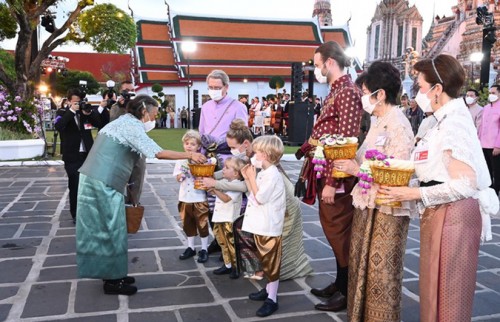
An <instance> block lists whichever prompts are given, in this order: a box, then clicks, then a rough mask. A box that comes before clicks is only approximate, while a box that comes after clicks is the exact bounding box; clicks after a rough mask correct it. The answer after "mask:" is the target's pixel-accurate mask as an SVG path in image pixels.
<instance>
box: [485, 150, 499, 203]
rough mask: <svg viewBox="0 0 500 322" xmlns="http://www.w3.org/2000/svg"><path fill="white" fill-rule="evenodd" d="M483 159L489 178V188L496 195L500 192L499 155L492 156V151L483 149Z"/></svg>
mask: <svg viewBox="0 0 500 322" xmlns="http://www.w3.org/2000/svg"><path fill="white" fill-rule="evenodd" d="M483 153H484V158H485V159H486V164H487V165H488V170H489V171H490V177H491V182H492V183H491V188H493V189H495V192H496V193H497V194H498V192H499V191H500V155H497V156H493V149H483Z"/></svg>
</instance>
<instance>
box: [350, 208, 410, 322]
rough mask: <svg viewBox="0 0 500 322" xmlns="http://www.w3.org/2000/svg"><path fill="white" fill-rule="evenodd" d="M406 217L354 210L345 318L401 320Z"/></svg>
mask: <svg viewBox="0 0 500 322" xmlns="http://www.w3.org/2000/svg"><path fill="white" fill-rule="evenodd" d="M409 223H410V218H409V217H406V216H400V217H398V216H392V215H387V214H384V213H381V212H379V211H378V210H377V209H365V210H360V209H357V208H356V210H355V212H354V218H353V223H352V230H351V246H350V249H351V250H350V257H349V283H348V292H347V294H348V299H347V315H348V317H349V321H351V322H352V321H359V322H361V321H365V322H367V321H376V322H389V321H394V322H396V321H401V300H402V282H403V259H404V255H405V248H406V238H407V235H408V226H409Z"/></svg>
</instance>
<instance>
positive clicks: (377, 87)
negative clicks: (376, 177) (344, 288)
mask: <svg viewBox="0 0 500 322" xmlns="http://www.w3.org/2000/svg"><path fill="white" fill-rule="evenodd" d="M360 77H361V79H360V80H358V81H357V83H361V84H362V91H363V94H364V96H363V97H362V102H363V109H364V110H365V111H366V112H368V113H370V114H373V115H374V116H375V117H376V120H375V122H374V124H372V126H371V128H370V131H369V132H368V134H367V136H366V139H365V141H364V142H363V144H362V145H361V147H360V148H359V150H358V153H357V156H356V160H339V161H335V162H334V167H335V168H336V169H338V170H340V171H344V172H347V173H349V174H352V175H356V174H357V173H358V172H359V167H360V165H361V164H362V163H363V162H364V161H365V152H366V151H367V150H371V149H377V150H378V151H380V152H381V153H384V154H386V155H390V156H394V157H395V158H397V159H409V158H410V154H411V150H412V146H413V132H412V130H411V125H410V123H409V122H408V120H407V119H406V117H405V116H404V114H403V113H402V112H401V111H400V110H399V108H397V107H396V97H397V95H398V92H399V89H400V86H401V81H400V78H399V71H398V70H397V69H396V68H395V67H394V66H392V65H391V64H389V63H385V62H375V63H373V64H372V65H370V68H369V69H368V71H367V72H366V73H364V74H362V75H361V76H360ZM377 189H378V185H377V184H375V183H372V184H371V187H368V186H365V183H363V182H359V183H358V184H357V185H356V187H354V189H353V191H352V196H353V204H354V206H355V212H354V218H353V224H352V233H351V246H350V252H349V282H348V292H347V294H348V295H347V315H348V317H349V321H381V322H382V321H384V322H387V321H400V320H401V297H402V296H401V292H402V291H401V285H402V280H403V258H404V253H405V246H406V237H407V234H408V225H409V221H410V218H409V215H410V205H409V203H405V204H403V206H402V207H401V208H391V207H387V206H376V205H375V196H376V194H377Z"/></svg>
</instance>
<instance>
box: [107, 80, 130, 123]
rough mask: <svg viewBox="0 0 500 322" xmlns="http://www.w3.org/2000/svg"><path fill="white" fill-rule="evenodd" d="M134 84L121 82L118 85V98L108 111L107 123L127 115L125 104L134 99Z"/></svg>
mask: <svg viewBox="0 0 500 322" xmlns="http://www.w3.org/2000/svg"><path fill="white" fill-rule="evenodd" d="M134 96H135V93H134V84H133V83H132V82H131V81H128V80H126V81H123V82H121V84H120V96H118V100H117V101H116V103H115V104H113V106H111V109H110V110H109V121H110V122H113V121H114V120H116V119H117V118H119V117H120V116H122V115H124V114H126V113H127V104H128V102H130V100H131V99H132V98H134Z"/></svg>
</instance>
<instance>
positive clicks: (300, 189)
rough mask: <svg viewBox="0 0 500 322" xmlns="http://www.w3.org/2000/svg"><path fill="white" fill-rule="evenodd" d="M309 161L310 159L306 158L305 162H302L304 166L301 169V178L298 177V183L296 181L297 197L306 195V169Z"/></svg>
mask: <svg viewBox="0 0 500 322" xmlns="http://www.w3.org/2000/svg"><path fill="white" fill-rule="evenodd" d="M308 163H309V159H308V158H306V159H305V160H304V163H302V168H301V169H300V174H299V178H298V179H297V183H295V191H294V195H295V197H298V198H302V197H304V196H305V195H306V181H307V178H306V177H305V175H304V174H305V169H306V168H307V166H308Z"/></svg>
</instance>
